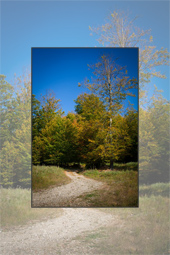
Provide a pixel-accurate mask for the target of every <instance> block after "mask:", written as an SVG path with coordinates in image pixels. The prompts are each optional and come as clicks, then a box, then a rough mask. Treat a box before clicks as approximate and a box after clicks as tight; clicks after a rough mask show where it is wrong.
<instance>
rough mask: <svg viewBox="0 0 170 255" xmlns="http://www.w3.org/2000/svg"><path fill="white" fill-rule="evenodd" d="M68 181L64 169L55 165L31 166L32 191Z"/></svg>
mask: <svg viewBox="0 0 170 255" xmlns="http://www.w3.org/2000/svg"><path fill="white" fill-rule="evenodd" d="M69 182H70V178H69V177H67V176H66V175H65V173H64V169H63V168H61V167H57V166H33V167H32V189H33V190H34V191H37V190H40V189H47V188H48V187H50V186H53V185H55V186H60V185H64V184H67V183H69Z"/></svg>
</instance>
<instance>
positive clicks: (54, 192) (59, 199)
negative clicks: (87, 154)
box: [32, 171, 106, 207]
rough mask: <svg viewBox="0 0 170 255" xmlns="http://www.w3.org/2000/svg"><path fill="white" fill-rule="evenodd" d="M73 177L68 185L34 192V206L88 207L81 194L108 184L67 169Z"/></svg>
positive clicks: (69, 175) (70, 176) (66, 172)
mask: <svg viewBox="0 0 170 255" xmlns="http://www.w3.org/2000/svg"><path fill="white" fill-rule="evenodd" d="M65 174H66V175H67V176H68V177H69V178H70V179H71V182H70V183H69V184H66V185H62V186H58V187H52V188H48V189H45V190H39V191H37V192H34V191H33V192H32V206H33V207H88V206H89V205H88V203H87V201H84V200H82V199H81V198H80V196H81V195H84V194H88V193H89V192H91V191H95V190H100V189H103V188H104V187H105V186H106V184H104V183H103V182H100V181H96V180H93V179H90V178H87V177H85V176H83V175H81V174H77V173H76V172H68V171H65Z"/></svg>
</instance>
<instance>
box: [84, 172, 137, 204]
mask: <svg viewBox="0 0 170 255" xmlns="http://www.w3.org/2000/svg"><path fill="white" fill-rule="evenodd" d="M83 174H84V175H85V176H86V177H89V178H92V179H95V180H98V181H101V182H103V183H104V184H105V188H104V189H102V190H97V191H93V192H92V193H91V194H87V195H83V196H81V198H82V199H83V200H87V201H88V204H90V206H92V207H137V206H138V173H137V171H133V170H125V171H123V170H116V171H99V170H97V169H95V170H86V171H84V172H83Z"/></svg>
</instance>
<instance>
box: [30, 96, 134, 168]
mask: <svg viewBox="0 0 170 255" xmlns="http://www.w3.org/2000/svg"><path fill="white" fill-rule="evenodd" d="M75 103H76V105H75V113H71V112H69V113H68V114H67V115H65V116H64V112H63V111H62V109H61V108H60V106H59V100H57V99H55V96H53V95H52V93H51V94H48V95H46V96H43V98H42V102H41V103H40V101H39V100H37V99H36V98H35V95H33V98H32V114H33V117H32V127H33V129H32V134H33V136H32V137H33V143H32V158H33V164H35V165H39V164H40V165H41V164H45V165H61V166H67V165H68V164H69V163H85V164H86V167H88V168H95V167H96V168H98V167H101V166H103V165H104V164H105V163H106V162H108V161H110V159H113V160H114V162H130V161H137V160H138V159H137V157H138V112H137V111H135V110H134V109H127V111H126V113H125V114H124V116H123V115H121V114H120V113H117V114H114V115H112V126H111V127H110V125H109V122H110V114H109V113H108V111H107V109H106V107H105V105H104V103H103V102H102V101H101V100H100V99H99V97H98V96H96V95H94V94H93V93H92V94H87V93H83V94H81V95H79V96H78V98H77V99H76V100H75ZM110 134H111V137H110ZM110 139H111V140H112V142H110Z"/></svg>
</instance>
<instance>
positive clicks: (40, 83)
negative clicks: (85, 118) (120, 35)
mask: <svg viewBox="0 0 170 255" xmlns="http://www.w3.org/2000/svg"><path fill="white" fill-rule="evenodd" d="M104 54H105V55H111V56H113V59H116V58H118V59H117V60H116V64H118V65H120V66H126V70H127V71H128V76H129V77H130V78H136V79H138V48H129V49H127V48H95V47H94V48H33V49H32V93H33V94H35V95H36V98H37V99H40V96H41V94H42V95H44V94H45V93H46V91H48V90H52V91H54V93H55V96H56V98H57V99H60V100H61V102H60V104H61V106H62V109H63V110H64V111H65V113H66V114H67V113H68V112H69V111H74V105H75V103H74V101H73V100H75V99H76V98H77V96H78V95H79V94H80V93H82V92H87V93H89V90H87V89H84V88H79V87H78V83H79V82H80V83H81V82H83V81H84V79H85V78H86V77H87V78H89V79H90V78H91V76H92V75H93V74H92V70H89V68H88V66H87V64H90V65H91V64H95V63H97V62H98V61H99V60H100V57H101V56H102V55H104ZM133 93H135V95H136V97H128V98H127V100H126V102H125V106H127V104H128V101H130V103H131V104H133V105H134V108H135V109H136V110H137V106H138V91H137V90H133Z"/></svg>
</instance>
